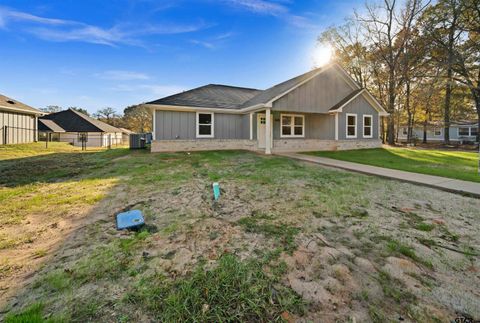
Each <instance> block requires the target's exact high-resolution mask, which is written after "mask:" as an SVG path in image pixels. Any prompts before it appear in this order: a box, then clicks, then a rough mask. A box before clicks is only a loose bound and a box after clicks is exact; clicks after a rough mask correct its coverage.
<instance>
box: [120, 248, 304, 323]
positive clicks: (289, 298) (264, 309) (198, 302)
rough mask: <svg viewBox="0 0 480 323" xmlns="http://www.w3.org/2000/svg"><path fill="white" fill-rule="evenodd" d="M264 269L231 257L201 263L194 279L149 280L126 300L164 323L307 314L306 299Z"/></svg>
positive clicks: (268, 319) (255, 319) (260, 264)
mask: <svg viewBox="0 0 480 323" xmlns="http://www.w3.org/2000/svg"><path fill="white" fill-rule="evenodd" d="M263 266H264V263H262V262H259V261H257V260H248V261H240V260H238V258H236V257H235V256H233V255H231V254H226V255H224V256H222V257H221V258H220V260H219V261H218V265H217V266H216V267H215V268H213V269H210V270H208V269H206V268H205V267H204V266H203V265H200V266H199V267H198V268H197V270H195V272H194V273H193V274H192V275H191V276H189V277H185V278H182V279H177V280H175V281H167V280H166V279H165V278H164V277H162V276H158V275H156V276H154V277H150V278H147V279H144V280H142V281H141V283H140V284H139V285H138V287H137V288H136V289H135V290H134V291H133V292H131V293H129V294H128V296H127V299H126V301H128V302H132V303H134V304H137V305H138V306H142V304H144V305H145V306H146V308H147V310H148V311H151V312H153V313H154V314H155V317H156V319H157V320H158V321H162V322H179V321H183V322H206V321H210V322H213V321H223V322H229V321H250V322H252V321H274V320H280V319H281V314H282V313H283V312H284V311H288V312H290V313H296V314H302V313H303V306H304V305H303V302H302V300H301V297H300V296H298V295H297V294H296V293H295V292H293V291H292V290H291V289H289V288H287V287H284V286H282V285H280V284H278V281H277V279H276V278H275V277H270V276H268V275H267V274H265V272H264V271H263Z"/></svg>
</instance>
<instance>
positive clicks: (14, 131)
mask: <svg viewBox="0 0 480 323" xmlns="http://www.w3.org/2000/svg"><path fill="white" fill-rule="evenodd" d="M6 129H7V130H6ZM35 129H36V124H35V116H33V115H29V114H21V113H15V112H5V111H0V145H3V144H5V143H7V144H22V143H29V142H33V141H34V140H35ZM5 132H6V138H5ZM5 139H6V142H5Z"/></svg>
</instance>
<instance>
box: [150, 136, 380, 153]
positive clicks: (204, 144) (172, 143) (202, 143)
mask: <svg viewBox="0 0 480 323" xmlns="http://www.w3.org/2000/svg"><path fill="white" fill-rule="evenodd" d="M381 145H382V142H381V141H380V140H377V139H364V140H361V139H360V140H354V139H350V140H320V139H278V140H274V141H273V148H272V153H275V152H295V151H319V150H348V149H365V148H379V147H381ZM201 150H258V148H257V141H256V140H248V139H199V140H154V141H153V142H152V147H151V151H152V152H174V151H201ZM261 150H262V151H263V149H261Z"/></svg>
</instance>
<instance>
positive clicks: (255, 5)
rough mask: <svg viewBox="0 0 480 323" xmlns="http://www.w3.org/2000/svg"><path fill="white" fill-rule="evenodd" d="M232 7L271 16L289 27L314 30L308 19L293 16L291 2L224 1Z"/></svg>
mask: <svg viewBox="0 0 480 323" xmlns="http://www.w3.org/2000/svg"><path fill="white" fill-rule="evenodd" d="M224 1H225V3H227V4H229V5H230V6H235V7H237V8H242V9H245V10H248V11H250V12H253V13H257V14H263V15H269V16H273V17H277V18H279V19H282V20H283V21H285V22H286V23H288V24H289V25H291V26H293V27H297V28H301V29H313V28H315V25H314V24H313V23H311V22H310V20H309V19H308V18H307V17H303V16H300V15H295V14H292V13H291V11H290V9H289V7H288V5H289V4H291V3H292V1H290V0H277V1H275V2H273V1H266V0H224Z"/></svg>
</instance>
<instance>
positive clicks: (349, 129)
mask: <svg viewBox="0 0 480 323" xmlns="http://www.w3.org/2000/svg"><path fill="white" fill-rule="evenodd" d="M345 117H346V137H347V138H357V115H356V114H354V113H347V114H346V115H345Z"/></svg>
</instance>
